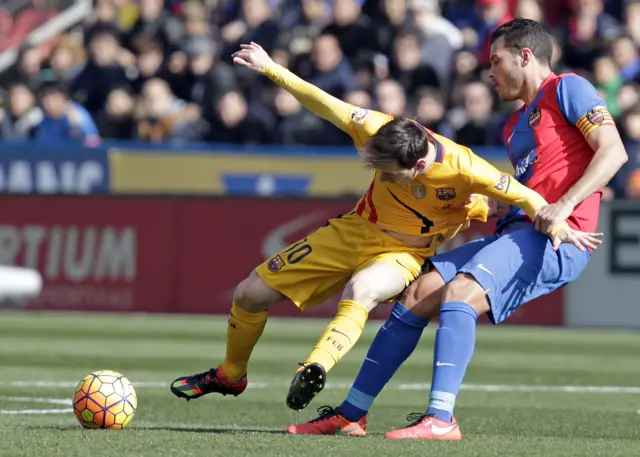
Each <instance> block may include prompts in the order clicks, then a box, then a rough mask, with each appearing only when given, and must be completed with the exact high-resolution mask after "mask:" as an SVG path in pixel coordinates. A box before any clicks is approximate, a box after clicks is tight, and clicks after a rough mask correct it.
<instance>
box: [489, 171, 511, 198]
mask: <svg viewBox="0 0 640 457" xmlns="http://www.w3.org/2000/svg"><path fill="white" fill-rule="evenodd" d="M510 185H511V176H509V175H508V174H506V173H502V174H501V175H500V180H499V181H498V182H497V183H496V185H495V186H493V188H494V189H496V190H499V191H503V192H504V193H505V194H506V193H508V192H509V186H510Z"/></svg>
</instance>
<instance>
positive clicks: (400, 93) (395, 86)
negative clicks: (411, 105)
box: [375, 79, 409, 116]
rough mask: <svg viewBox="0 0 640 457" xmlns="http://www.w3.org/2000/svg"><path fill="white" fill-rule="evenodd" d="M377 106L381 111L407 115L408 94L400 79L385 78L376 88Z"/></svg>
mask: <svg viewBox="0 0 640 457" xmlns="http://www.w3.org/2000/svg"><path fill="white" fill-rule="evenodd" d="M375 100H376V106H377V107H378V110H379V111H382V112H383V113H387V114H390V115H392V116H406V115H407V113H408V111H409V110H408V107H407V94H406V93H405V91H404V88H403V87H402V86H401V85H400V83H399V82H398V81H395V80H393V79H385V80H384V81H380V82H379V83H378V85H377V86H376V89H375Z"/></svg>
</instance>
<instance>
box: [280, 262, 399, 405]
mask: <svg viewBox="0 0 640 457" xmlns="http://www.w3.org/2000/svg"><path fill="white" fill-rule="evenodd" d="M402 270H404V268H403V267H399V266H397V265H394V264H391V263H388V262H378V263H374V264H373V265H370V266H369V267H366V268H364V269H362V270H361V271H359V272H358V273H356V274H355V275H354V276H353V277H352V278H351V279H350V280H349V282H348V283H347V285H346V286H345V289H344V292H343V294H342V300H340V303H338V312H337V314H336V317H335V318H334V319H333V320H332V321H331V323H330V324H329V326H328V327H327V329H326V330H325V332H324V333H323V335H322V336H321V337H320V340H319V341H318V342H317V343H316V346H315V347H314V348H313V351H312V352H311V354H310V355H309V357H308V358H307V360H306V361H305V362H304V363H303V364H302V365H303V366H302V367H301V368H300V369H299V370H298V371H297V373H296V375H295V376H294V378H293V381H292V382H291V387H290V388H289V393H288V394H287V399H286V404H287V406H288V407H289V408H291V409H294V410H296V411H299V410H301V409H304V408H306V406H307V405H308V404H309V403H310V402H311V400H313V398H314V397H315V396H316V395H318V394H319V393H320V392H321V391H322V389H323V387H324V383H325V381H326V372H327V371H329V370H330V369H331V368H333V366H335V365H336V364H337V363H338V362H339V361H340V360H341V359H342V357H343V356H344V355H345V354H346V353H347V352H348V351H349V350H350V349H351V348H352V347H353V346H354V345H355V343H356V341H358V339H359V338H360V335H361V334H362V331H363V329H364V325H365V323H366V321H367V318H368V315H369V311H370V310H371V309H373V308H374V307H375V306H376V305H377V304H378V303H380V302H383V301H386V300H388V299H390V298H392V297H394V296H397V295H398V294H400V292H402V289H403V288H404V287H405V285H406V283H407V280H406V278H405V274H406V273H405V272H404V271H402Z"/></svg>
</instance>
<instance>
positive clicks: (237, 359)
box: [222, 303, 267, 381]
mask: <svg viewBox="0 0 640 457" xmlns="http://www.w3.org/2000/svg"><path fill="white" fill-rule="evenodd" d="M266 323H267V312H266V311H261V312H259V313H250V312H248V311H245V310H244V309H242V308H239V307H237V306H236V304H235V303H234V304H233V305H231V313H229V326H228V327H227V357H226V358H225V359H224V362H222V371H224V373H225V374H226V375H227V379H228V380H229V381H237V380H239V379H241V378H242V377H243V376H244V375H245V373H246V372H247V365H248V364H249V357H251V352H252V351H253V348H254V347H255V345H256V343H257V342H258V340H259V339H260V336H261V335H262V331H263V330H264V326H265V324H266Z"/></svg>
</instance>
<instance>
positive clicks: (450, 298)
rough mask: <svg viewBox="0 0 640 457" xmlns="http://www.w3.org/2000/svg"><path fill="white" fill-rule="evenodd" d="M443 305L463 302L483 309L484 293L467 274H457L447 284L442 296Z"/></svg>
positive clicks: (485, 300)
mask: <svg viewBox="0 0 640 457" xmlns="http://www.w3.org/2000/svg"><path fill="white" fill-rule="evenodd" d="M443 301H444V303H449V302H463V303H468V304H469V305H471V306H473V307H474V308H477V309H478V311H479V310H480V309H482V308H484V304H485V303H487V298H486V292H485V291H484V290H483V289H482V286H481V285H480V284H478V282H477V281H476V280H475V278H474V277H473V276H472V275H470V274H467V273H459V274H458V275H457V276H456V277H455V278H453V280H452V281H451V282H450V283H449V284H447V286H446V287H445V289H444V295H443Z"/></svg>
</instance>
